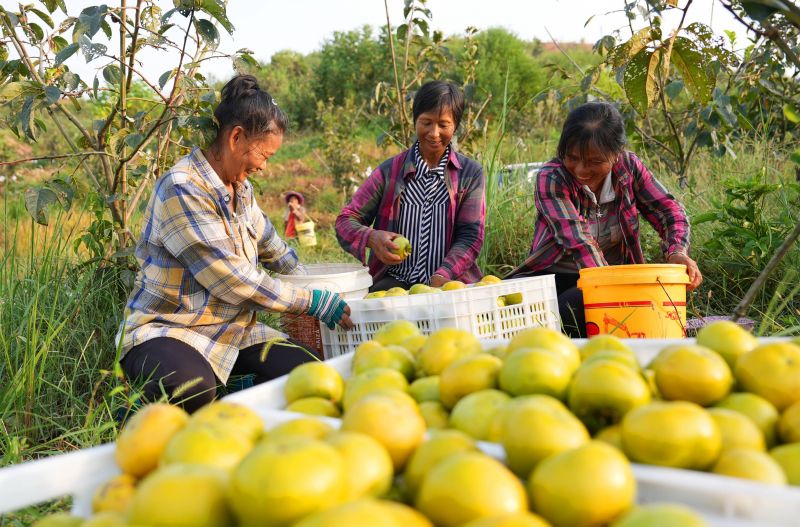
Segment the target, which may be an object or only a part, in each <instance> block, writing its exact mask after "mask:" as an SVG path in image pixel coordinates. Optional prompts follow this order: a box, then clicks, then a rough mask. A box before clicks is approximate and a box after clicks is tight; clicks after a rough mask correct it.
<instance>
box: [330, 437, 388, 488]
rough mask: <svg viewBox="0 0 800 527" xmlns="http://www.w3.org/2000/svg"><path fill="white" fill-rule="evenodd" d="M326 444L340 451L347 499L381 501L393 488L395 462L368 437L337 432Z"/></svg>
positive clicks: (379, 445)
mask: <svg viewBox="0 0 800 527" xmlns="http://www.w3.org/2000/svg"><path fill="white" fill-rule="evenodd" d="M325 442H326V443H328V444H330V445H332V446H333V448H335V449H336V450H338V451H339V454H341V456H342V460H343V461H344V466H345V468H346V470H345V473H344V479H345V490H344V498H345V499H350V500H352V499H358V498H362V497H380V496H383V495H385V494H386V493H387V492H389V488H390V487H391V486H392V477H393V476H394V468H393V466H392V458H390V457H389V453H388V452H387V451H386V449H385V448H383V446H382V445H381V444H380V443H378V442H377V441H376V440H375V439H373V438H371V437H370V436H368V435H366V434H360V433H357V432H341V431H340V432H335V433H333V434H331V435H329V436H328V437H326V438H325Z"/></svg>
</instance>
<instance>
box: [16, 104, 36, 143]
mask: <svg viewBox="0 0 800 527" xmlns="http://www.w3.org/2000/svg"><path fill="white" fill-rule="evenodd" d="M35 102H36V99H35V98H34V97H33V96H30V97H28V98H27V99H25V104H23V105H22V111H21V112H20V114H19V124H20V125H21V126H22V131H23V132H24V133H25V135H26V136H28V138H29V139H30V140H31V141H36V130H35V126H34V124H33V114H34V111H33V105H34V103H35Z"/></svg>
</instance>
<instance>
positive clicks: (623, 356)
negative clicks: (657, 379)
mask: <svg viewBox="0 0 800 527" xmlns="http://www.w3.org/2000/svg"><path fill="white" fill-rule="evenodd" d="M595 338H597V337H595ZM599 360H613V361H616V362H619V363H620V364H623V365H625V366H627V367H628V368H630V369H632V370H633V371H640V370H641V368H640V367H639V359H637V358H636V355H635V354H634V353H633V352H632V351H630V352H628V351H620V350H601V351H595V352H593V353H592V354H591V355H589V356H588V357H586V358H585V359H584V360H583V362H582V363H581V366H585V365H587V364H591V363H593V362H595V361H599Z"/></svg>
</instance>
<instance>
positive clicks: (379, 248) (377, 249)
mask: <svg viewBox="0 0 800 527" xmlns="http://www.w3.org/2000/svg"><path fill="white" fill-rule="evenodd" d="M398 236H400V235H399V234H397V233H396V232H389V231H377V230H374V231H372V232H370V233H369V238H367V247H369V248H370V249H372V254H374V255H375V257H376V258H378V260H380V261H381V262H383V263H384V264H386V265H397V264H399V263H400V262H402V261H403V259H402V258H400V257H399V256H398V255H396V254H395V253H394V252H393V251H396V250H397V249H399V247H397V245H395V244H394V243H392V240H394V239H395V238H397V237H398Z"/></svg>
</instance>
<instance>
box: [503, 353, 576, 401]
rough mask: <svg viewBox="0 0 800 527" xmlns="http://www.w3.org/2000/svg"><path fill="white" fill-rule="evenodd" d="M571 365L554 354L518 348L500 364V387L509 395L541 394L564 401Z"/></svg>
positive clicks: (571, 369) (562, 357) (559, 355)
mask: <svg viewBox="0 0 800 527" xmlns="http://www.w3.org/2000/svg"><path fill="white" fill-rule="evenodd" d="M573 371H574V370H573V368H572V364H571V363H570V362H568V360H567V359H566V358H565V357H564V355H562V354H561V353H558V352H557V351H551V350H548V349H543V348H518V349H516V350H514V351H512V352H510V353H509V354H508V355H507V356H506V358H505V359H504V360H503V362H502V367H501V368H500V374H499V377H498V381H499V384H500V388H501V389H502V390H503V391H505V392H507V393H509V394H511V395H513V396H517V395H528V394H537V393H538V394H544V395H551V396H553V397H555V398H556V399H564V396H565V395H566V392H567V386H569V381H570V378H572V372H573Z"/></svg>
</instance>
